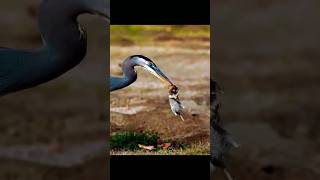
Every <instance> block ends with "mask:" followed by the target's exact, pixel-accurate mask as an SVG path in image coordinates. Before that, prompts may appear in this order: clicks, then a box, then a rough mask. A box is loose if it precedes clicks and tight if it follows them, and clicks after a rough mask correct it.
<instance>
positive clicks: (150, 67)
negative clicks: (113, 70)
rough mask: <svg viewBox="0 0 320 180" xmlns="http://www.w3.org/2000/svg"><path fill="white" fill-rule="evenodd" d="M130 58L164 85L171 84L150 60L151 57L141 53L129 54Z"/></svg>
mask: <svg viewBox="0 0 320 180" xmlns="http://www.w3.org/2000/svg"><path fill="white" fill-rule="evenodd" d="M131 58H132V59H133V61H134V62H135V64H136V65H139V66H141V67H143V68H144V69H146V70H147V71H148V72H150V73H151V74H153V75H154V76H155V77H157V78H158V79H160V80H161V81H162V82H163V83H165V84H166V85H169V86H173V83H172V82H171V81H170V79H169V78H168V77H167V76H166V75H165V74H164V73H163V72H162V71H161V70H160V69H159V68H158V67H157V65H156V64H155V63H154V62H153V61H151V59H149V58H147V57H145V56H142V55H134V56H131Z"/></svg>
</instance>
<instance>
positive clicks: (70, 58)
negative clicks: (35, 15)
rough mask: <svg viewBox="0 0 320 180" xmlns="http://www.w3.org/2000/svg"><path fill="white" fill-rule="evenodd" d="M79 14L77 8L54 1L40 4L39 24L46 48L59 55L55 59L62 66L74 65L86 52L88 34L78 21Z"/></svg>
mask: <svg viewBox="0 0 320 180" xmlns="http://www.w3.org/2000/svg"><path fill="white" fill-rule="evenodd" d="M60 2H63V1H60ZM79 14H80V13H79V12H77V10H76V9H72V8H70V7H69V6H67V5H66V6H64V5H61V4H59V3H55V2H54V1H44V2H42V4H41V5H40V9H39V20H38V25H39V29H40V32H41V35H42V39H43V43H44V48H45V49H48V50H49V51H52V52H53V53H55V54H56V55H58V58H57V59H56V60H55V61H56V63H59V65H61V67H62V68H71V67H70V66H72V67H73V66H74V65H76V64H77V63H79V62H80V61H81V60H82V59H83V57H84V56H85V54H86V34H85V32H84V30H82V29H81V28H80V25H79V24H78V22H77V17H78V15H79Z"/></svg>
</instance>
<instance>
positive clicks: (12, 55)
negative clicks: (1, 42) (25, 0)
mask: <svg viewBox="0 0 320 180" xmlns="http://www.w3.org/2000/svg"><path fill="white" fill-rule="evenodd" d="M83 13H89V14H96V15H99V16H102V17H105V18H107V19H109V18H110V0H42V2H41V4H40V8H39V18H38V27H39V30H40V33H41V37H42V40H43V47H42V48H39V49H35V50H17V49H10V48H0V96H1V95H5V94H8V93H11V92H15V91H18V90H22V89H26V88H30V87H34V86H36V85H39V84H42V83H45V82H47V81H49V80H52V79H54V78H56V77H58V76H60V75H61V74H63V73H65V72H66V71H68V70H70V69H71V68H73V67H74V66H76V65H77V64H79V62H80V61H81V60H82V59H83V58H84V56H85V55H86V49H87V47H86V42H87V37H86V33H85V31H84V29H83V28H82V27H81V26H80V24H79V23H78V22H77V17H78V16H79V15H80V14H83Z"/></svg>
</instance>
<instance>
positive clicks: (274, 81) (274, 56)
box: [212, 0, 320, 180]
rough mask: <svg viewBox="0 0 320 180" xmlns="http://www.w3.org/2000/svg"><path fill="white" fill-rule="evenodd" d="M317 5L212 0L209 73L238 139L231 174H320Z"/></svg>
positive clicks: (289, 178) (289, 177) (290, 178)
mask: <svg viewBox="0 0 320 180" xmlns="http://www.w3.org/2000/svg"><path fill="white" fill-rule="evenodd" d="M319 6H320V2H319V1H316V0H311V1H298V0H293V1H286V0H283V1H267V0H245V1H236V0H225V1H215V2H214V16H213V18H212V25H213V26H214V34H213V36H214V41H215V48H214V64H213V74H214V78H215V79H216V80H217V82H218V83H219V84H220V86H221V87H222V90H223V92H224V93H223V94H222V95H221V102H222V121H223V122H224V124H225V127H226V129H228V130H229V131H230V132H231V133H232V134H233V136H234V138H235V139H236V140H237V141H238V142H239V143H240V144H241V147H240V148H239V149H235V150H234V151H233V153H232V156H231V157H230V159H229V169H230V171H231V174H232V175H233V176H234V178H235V179H239V180H241V179H243V180H244V179H246V180H250V179H260V180H264V179H268V180H269V179H273V180H278V179H279V180H280V179H281V180H294V179H299V180H301V179H310V180H314V179H319V177H320V154H319V152H320V131H319V127H320V121H319V118H320V112H319V105H320V101H319V98H317V97H318V92H320V83H319V82H320V81H319V80H320V71H319V70H318V68H319V66H320V61H319V57H320V51H319V47H320V41H319V32H320V26H319V25H318V24H319V23H318V21H319V16H320V11H319V8H318V7H319ZM222 176H223V175H222V174H219V176H218V177H216V179H223V178H224V177H222Z"/></svg>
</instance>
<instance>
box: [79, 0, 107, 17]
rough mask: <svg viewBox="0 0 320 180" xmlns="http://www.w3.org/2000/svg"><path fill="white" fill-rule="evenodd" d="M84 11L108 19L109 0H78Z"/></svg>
mask: <svg viewBox="0 0 320 180" xmlns="http://www.w3.org/2000/svg"><path fill="white" fill-rule="evenodd" d="M80 1H81V3H82V6H83V9H84V11H85V12H87V13H89V14H94V15H99V16H102V17H104V18H106V19H110V0H80Z"/></svg>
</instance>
